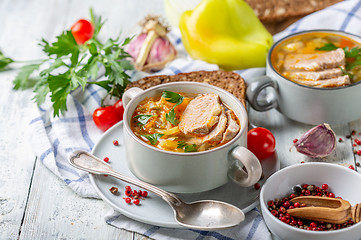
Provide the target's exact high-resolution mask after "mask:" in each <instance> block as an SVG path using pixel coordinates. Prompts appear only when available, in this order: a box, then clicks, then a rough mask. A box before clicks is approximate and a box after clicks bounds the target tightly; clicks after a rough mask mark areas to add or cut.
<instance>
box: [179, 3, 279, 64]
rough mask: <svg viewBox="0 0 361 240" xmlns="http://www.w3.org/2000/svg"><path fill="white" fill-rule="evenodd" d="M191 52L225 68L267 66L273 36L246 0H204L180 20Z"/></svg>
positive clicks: (186, 46)
mask: <svg viewBox="0 0 361 240" xmlns="http://www.w3.org/2000/svg"><path fill="white" fill-rule="evenodd" d="M179 29H180V30H181V33H182V42H183V45H184V47H185V48H186V50H187V52H188V53H189V55H190V56H191V57H192V58H194V59H200V60H203V61H206V62H209V63H214V64H218V66H219V67H220V68H222V69H224V70H237V69H245V68H251V67H263V66H265V64H266V57H267V52H268V51H269V49H270V47H271V45H272V44H273V38H272V35H271V34H270V33H269V32H268V31H267V30H266V28H265V27H264V26H263V24H262V23H261V22H260V21H259V19H258V18H257V16H256V15H255V13H254V12H253V10H252V8H251V7H250V6H249V5H248V4H247V3H246V2H244V1H243V0H202V1H201V2H200V3H199V5H197V7H195V8H194V9H193V10H189V11H185V12H184V13H183V14H182V15H181V18H180V21H179Z"/></svg>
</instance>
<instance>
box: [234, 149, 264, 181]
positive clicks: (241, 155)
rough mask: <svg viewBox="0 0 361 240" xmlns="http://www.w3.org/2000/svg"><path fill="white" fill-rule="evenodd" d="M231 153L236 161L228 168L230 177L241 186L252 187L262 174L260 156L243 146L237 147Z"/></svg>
mask: <svg viewBox="0 0 361 240" xmlns="http://www.w3.org/2000/svg"><path fill="white" fill-rule="evenodd" d="M231 155H232V157H233V158H234V159H235V161H234V162H233V163H232V164H231V166H230V167H229V169H228V177H230V178H231V179H232V180H233V181H234V182H235V183H237V184H238V185H240V186H241V187H250V186H252V185H254V184H255V183H257V182H258V180H259V179H260V178H261V175H262V166H261V163H260V162H259V160H258V158H257V157H256V156H255V155H254V154H253V153H252V152H251V151H249V150H248V149H247V148H245V147H243V146H237V147H235V148H234V149H233V150H232V152H231ZM243 167H244V168H246V171H247V172H246V171H244V170H243Z"/></svg>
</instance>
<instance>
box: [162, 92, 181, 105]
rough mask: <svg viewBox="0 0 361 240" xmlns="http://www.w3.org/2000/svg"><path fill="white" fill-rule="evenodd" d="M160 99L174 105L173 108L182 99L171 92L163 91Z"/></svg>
mask: <svg viewBox="0 0 361 240" xmlns="http://www.w3.org/2000/svg"><path fill="white" fill-rule="evenodd" d="M162 97H163V98H165V100H166V101H167V102H171V103H175V105H174V107H176V106H178V105H179V104H181V103H182V102H183V99H184V97H183V96H182V95H179V94H178V93H175V92H171V91H164V92H163V94H162Z"/></svg>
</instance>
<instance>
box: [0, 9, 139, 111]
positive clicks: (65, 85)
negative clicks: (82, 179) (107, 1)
mask: <svg viewBox="0 0 361 240" xmlns="http://www.w3.org/2000/svg"><path fill="white" fill-rule="evenodd" d="M90 15H91V22H92V24H93V26H94V34H93V37H92V38H91V39H90V40H88V41H87V42H86V43H85V44H84V45H79V44H77V43H76V41H75V38H74V36H73V34H72V33H71V31H70V30H67V31H64V32H63V33H61V34H60V35H59V36H57V37H56V39H57V40H56V41H55V42H53V43H49V42H47V41H46V40H44V39H42V41H41V43H40V44H39V45H40V46H41V47H42V48H43V49H42V50H43V52H44V53H45V54H46V55H47V56H48V58H46V59H44V60H41V61H37V62H36V63H31V64H28V65H25V66H23V67H22V68H21V69H20V71H19V73H18V75H17V76H16V78H15V80H14V89H16V90H19V89H20V90H23V89H26V88H33V91H34V92H35V97H34V100H35V101H36V103H37V104H38V105H41V104H42V103H43V102H44V101H45V98H46V96H47V95H48V94H49V93H50V98H51V101H52V102H53V108H54V116H59V114H60V113H64V112H65V111H66V110H67V106H66V99H67V96H68V95H69V93H70V92H71V91H73V90H75V89H77V88H78V87H79V86H80V87H81V88H82V89H83V90H84V89H85V87H86V85H87V84H96V85H98V86H100V87H102V88H104V89H106V90H107V92H108V94H109V95H110V96H117V97H120V96H121V95H122V93H123V92H124V89H125V87H126V86H127V84H128V83H129V82H130V81H129V79H130V77H129V75H128V74H127V73H126V71H127V70H132V69H133V65H132V63H131V62H130V61H129V57H130V55H129V54H128V53H127V52H126V51H125V50H124V48H123V47H124V46H125V45H126V44H128V43H129V42H130V40H131V39H130V38H126V39H125V40H120V39H119V37H118V38H117V39H111V38H110V39H108V40H107V41H106V42H105V43H101V42H100V41H98V40H97V36H98V34H99V32H100V30H101V28H102V26H103V24H104V21H102V19H101V17H95V16H94V14H93V11H92V10H90ZM13 62H16V61H15V60H13V59H11V58H7V57H5V56H4V55H3V54H2V52H1V51H0V70H2V69H5V68H6V67H7V66H8V65H9V64H10V63H13ZM100 66H103V67H104V68H105V77H106V80H102V81H96V78H97V76H98V73H99V68H100ZM44 67H45V69H44ZM40 69H41V71H40ZM38 71H40V73H39V74H36V77H34V76H33V75H35V74H33V73H35V72H38Z"/></svg>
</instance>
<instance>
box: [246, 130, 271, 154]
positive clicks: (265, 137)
mask: <svg viewBox="0 0 361 240" xmlns="http://www.w3.org/2000/svg"><path fill="white" fill-rule="evenodd" d="M247 147H248V149H249V150H250V151H251V152H252V153H253V154H254V155H256V157H257V158H258V159H259V160H262V159H265V158H267V157H269V156H271V155H272V153H273V152H274V151H275V148H276V140H275V137H274V136H273V134H272V133H271V132H270V131H269V130H268V129H266V128H261V127H258V128H253V129H251V130H249V132H248V134H247Z"/></svg>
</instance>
